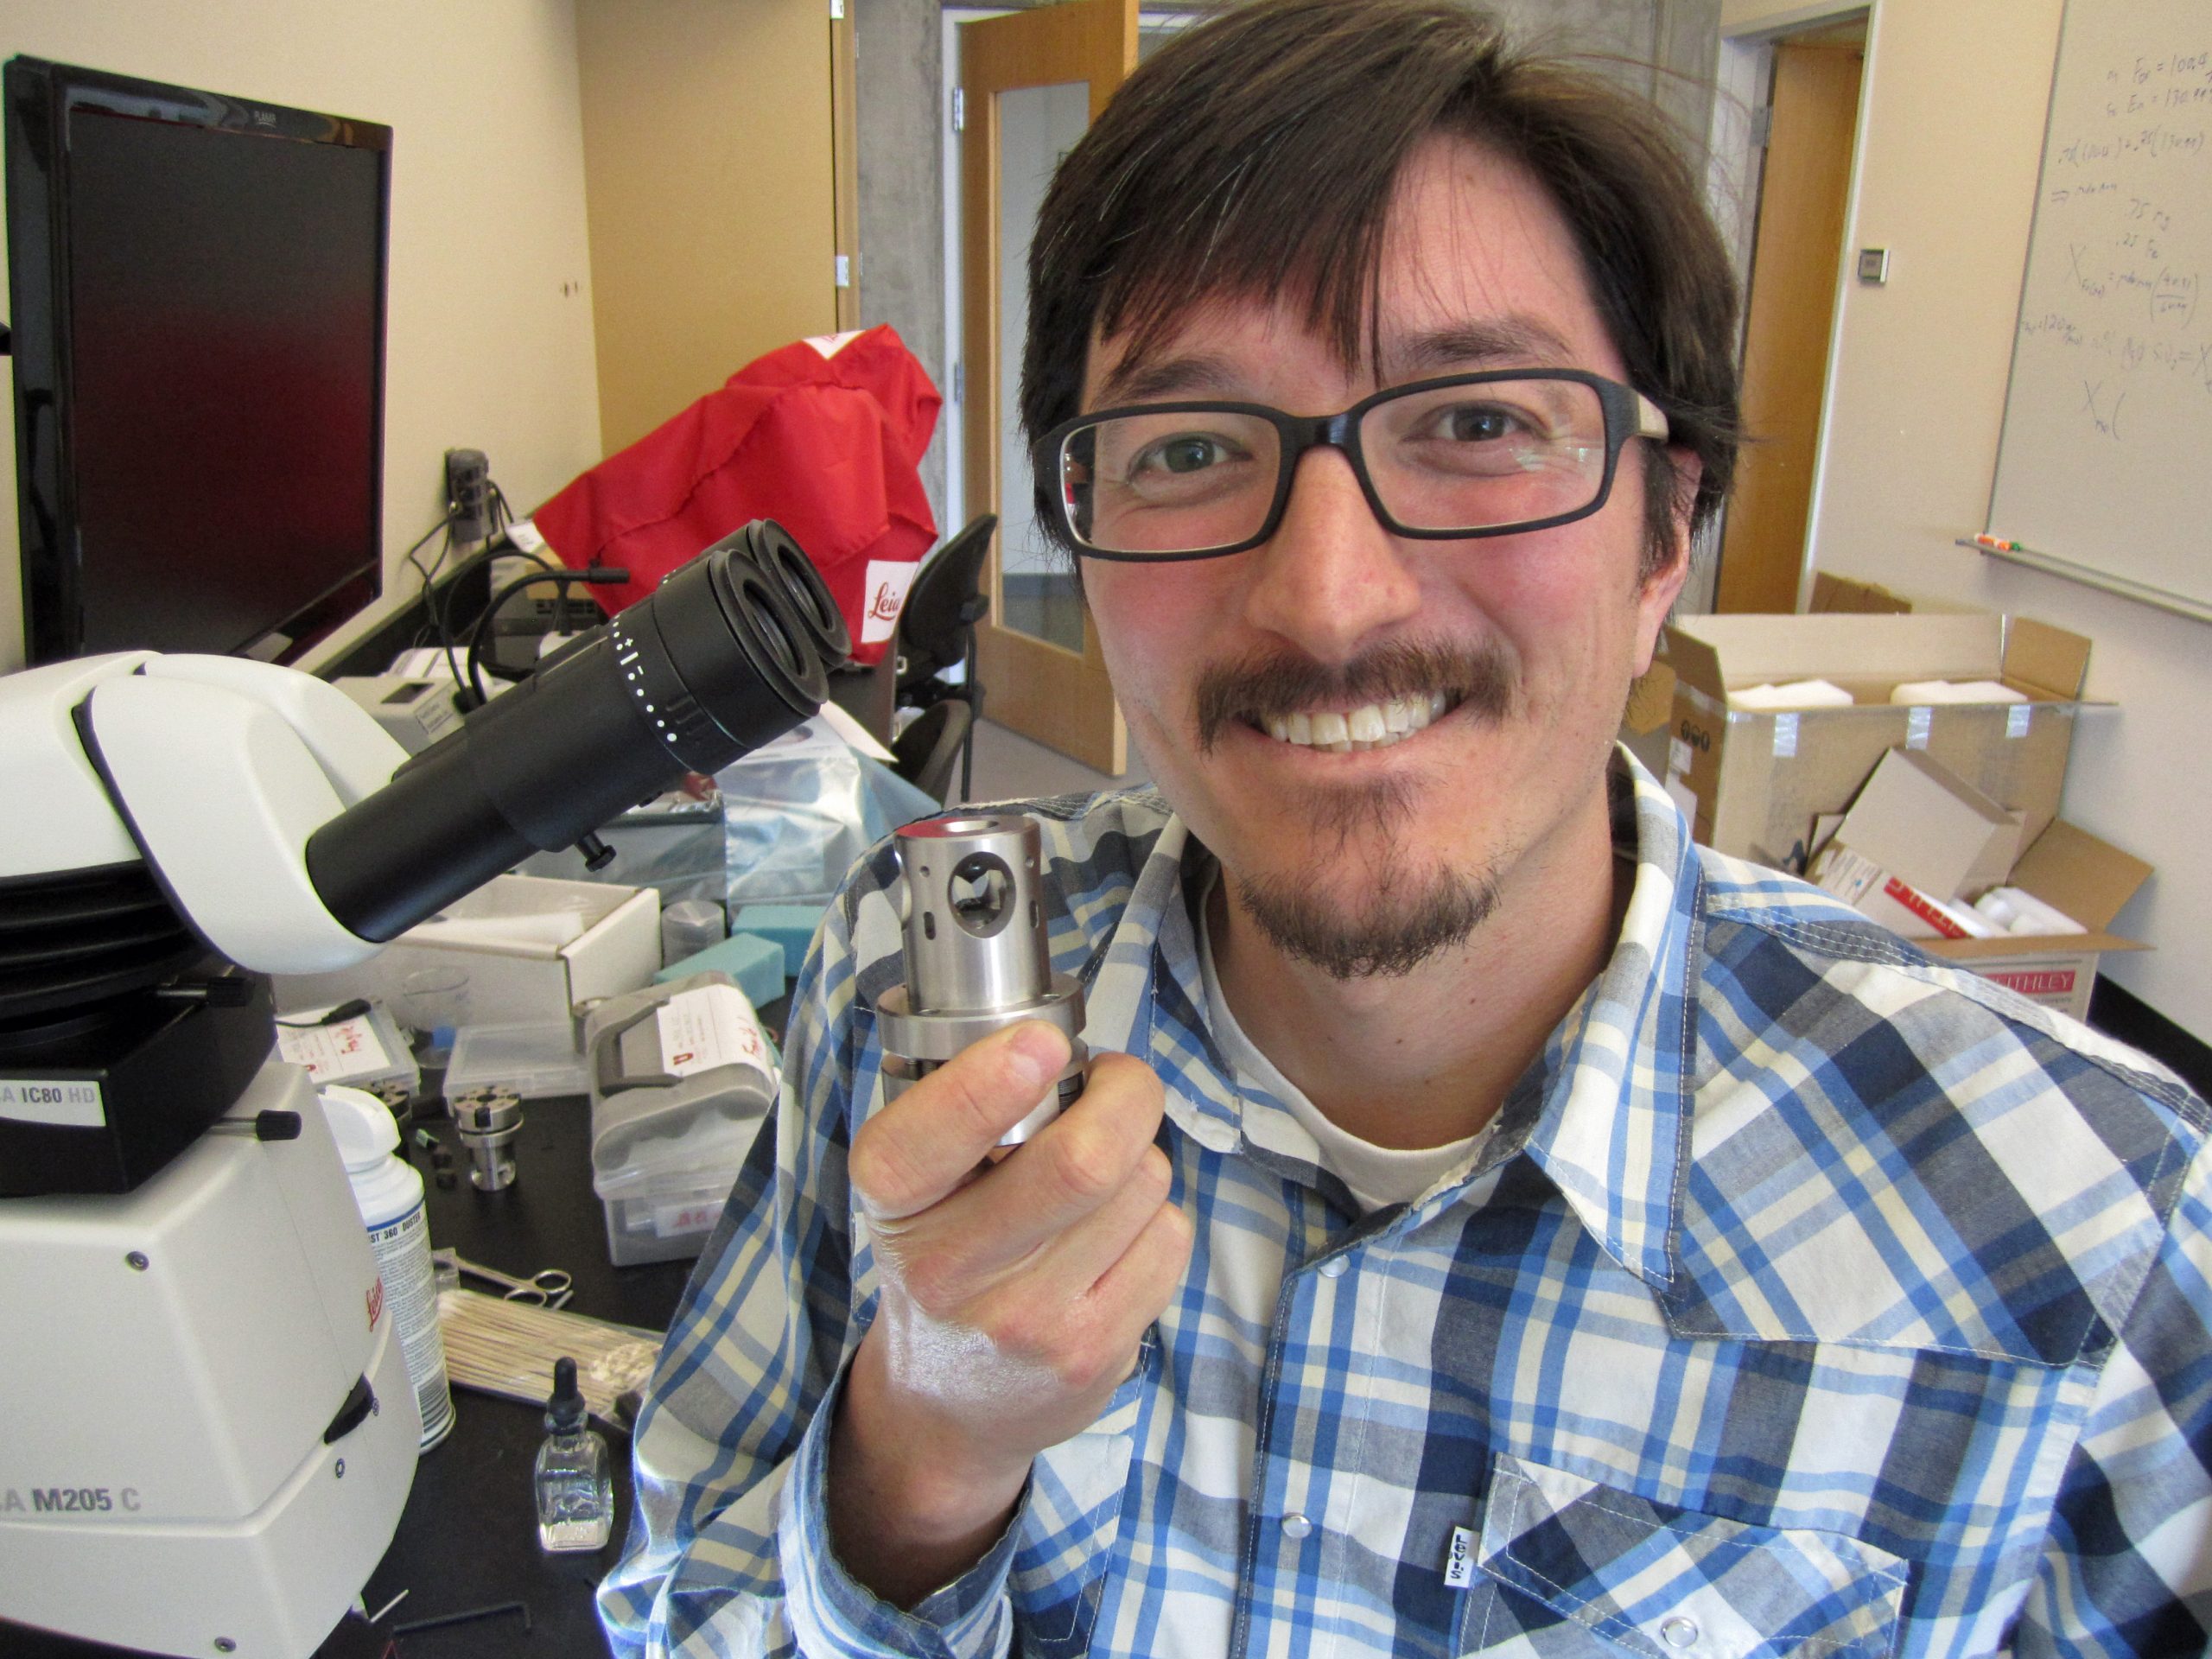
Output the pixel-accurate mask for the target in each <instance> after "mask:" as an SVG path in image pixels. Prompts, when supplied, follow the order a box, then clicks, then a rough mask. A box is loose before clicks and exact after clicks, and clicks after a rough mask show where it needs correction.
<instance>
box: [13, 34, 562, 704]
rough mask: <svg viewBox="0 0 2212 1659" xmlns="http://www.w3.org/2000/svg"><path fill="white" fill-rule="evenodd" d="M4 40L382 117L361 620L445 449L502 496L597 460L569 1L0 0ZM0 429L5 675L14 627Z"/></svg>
mask: <svg viewBox="0 0 2212 1659" xmlns="http://www.w3.org/2000/svg"><path fill="white" fill-rule="evenodd" d="M19 52H27V53H30V54H35V55H37V56H41V57H49V58H55V59H59V60H62V61H65V62H70V63H79V64H85V65H88V66H90V67H94V68H99V69H108V70H112V71H115V72H117V73H123V74H135V75H143V76H145V77H147V78H148V79H155V80H167V81H173V82H178V83H181V84H182V85H185V86H197V87H203V88H206V89H207V90H209V91H212V92H230V93H233V94H236V95H238V96H239V97H245V98H253V99H263V100H265V101H267V102H270V103H273V104H289V105H296V106H298V107H301V108H305V109H309V110H318V111H325V112H327V113H332V114H339V115H350V116H355V117H359V118H362V119H364V120H370V121H378V122H382V123H383V124H385V125H387V126H389V127H391V129H392V130H393V140H392V144H393V156H392V191H391V268H390V278H389V280H390V314H389V315H390V322H389V333H388V340H387V346H386V354H385V493H384V512H385V538H384V539H385V568H386V572H387V575H386V582H385V599H384V601H382V602H381V603H380V605H379V606H378V610H377V613H376V614H378V615H381V614H383V613H385V612H388V611H390V610H391V609H396V608H398V607H400V606H402V605H404V603H405V602H406V601H407V600H408V599H409V598H410V597H411V596H412V593H413V588H412V586H411V584H412V582H414V576H413V574H412V573H411V572H404V573H403V574H402V575H400V576H397V577H395V576H393V575H391V572H392V571H393V570H395V569H398V568H399V567H398V563H397V562H398V556H399V554H400V552H401V551H402V550H404V549H405V548H406V547H407V545H408V544H409V543H411V542H412V541H414V540H415V538H416V537H417V536H419V535H421V534H422V532H423V531H424V530H425V529H427V528H429V526H430V525H431V524H434V523H435V522H436V521H437V518H438V516H439V515H440V514H441V513H442V512H443V511H444V493H443V492H444V459H443V457H444V454H445V451H446V450H447V449H448V448H454V447H467V448H478V449H481V450H483V451H484V452H485V453H486V454H487V455H488V456H489V457H490V458H491V461H492V470H493V476H494V477H495V478H496V479H497V480H499V483H500V485H501V486H502V487H504V488H505V491H506V492H507V494H508V498H509V499H510V500H512V502H513V504H514V505H515V508H516V510H517V511H518V512H529V511H530V510H531V508H532V507H533V506H535V505H537V503H538V502H539V501H541V500H542V499H544V498H545V497H546V496H548V495H550V494H551V493H552V492H553V491H555V490H556V489H557V488H559V487H560V486H562V485H563V484H564V483H566V482H567V481H568V480H569V479H570V478H572V477H574V476H575V474H577V473H578V472H580V471H582V469H583V468H584V467H588V466H589V465H590V464H591V463H592V462H593V461H596V460H597V459H598V458H599V453H600V452H599V406H598V393H597V389H596V385H595V382H594V370H593V363H592V323H591V300H590V295H589V291H588V286H587V282H588V276H589V269H588V258H587V255H586V249H585V236H584V184H583V145H582V123H581V119H580V116H579V109H578V98H577V82H576V52H575V14H574V9H573V5H572V4H571V0H470V3H468V4H466V5H449V4H441V3H437V0H378V3H376V4H373V5H368V4H360V3H340V0H194V3H192V4H184V3H181V0H8V3H7V5H6V6H5V8H4V10H0V56H4V55H12V54H16V53H19ZM11 420H12V415H11V413H9V412H0V428H4V427H5V426H6V424H7V423H10V421H11ZM0 442H4V448H0V455H4V457H5V462H4V465H5V467H6V468H7V469H8V471H7V474H6V475H7V478H8V487H7V488H6V490H5V491H4V492H0V500H3V501H4V502H5V503H6V505H5V510H4V511H0V670H5V669H9V668H13V667H16V666H18V665H20V664H21V663H22V615H21V610H20V595H19V594H18V591H17V582H16V514H15V508H14V499H15V492H14V485H13V471H12V469H13V467H14V454H15V449H14V442H15V440H14V435H13V433H12V431H11V430H8V431H4V432H0ZM370 620H372V619H365V620H363V621H362V622H361V623H360V624H359V625H357V626H353V627H350V628H348V629H347V630H346V632H343V633H341V634H340V636H338V637H337V638H336V639H333V640H331V641H329V642H328V643H327V645H326V646H325V647H324V648H323V649H322V650H321V651H319V652H317V653H315V658H312V659H311V662H310V665H312V662H313V661H315V660H321V659H324V658H327V657H328V656H330V655H331V654H333V653H334V652H336V651H338V650H340V649H342V647H343V645H344V644H345V642H346V640H348V639H352V638H353V637H355V636H357V635H358V634H359V632H363V631H365V627H366V626H368V624H369V621H370Z"/></svg>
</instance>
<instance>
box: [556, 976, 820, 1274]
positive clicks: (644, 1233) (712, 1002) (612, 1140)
mask: <svg viewBox="0 0 2212 1659" xmlns="http://www.w3.org/2000/svg"><path fill="white" fill-rule="evenodd" d="M584 1046H585V1049H586V1051H587V1052H588V1055H589V1060H590V1064H589V1071H590V1084H591V1128H592V1188H593V1190H594V1192H597V1193H598V1194H599V1196H600V1198H601V1202H602V1203H603V1204H604V1205H605V1206H606V1211H607V1259H608V1260H609V1261H611V1262H613V1263H614V1265H615V1266H616V1267H628V1266H630V1265H632V1263H635V1262H674V1261H681V1260H684V1259H686V1258H689V1257H692V1256H696V1255H698V1254H699V1252H700V1251H701V1250H702V1249H703V1248H704V1247H705V1245H706V1242H707V1238H708V1236H709V1234H710V1233H712V1232H713V1231H714V1230H715V1223H716V1222H717V1221H719V1220H720V1219H721V1212H722V1205H723V1204H724V1202H725V1201H726V1200H727V1199H728V1197H729V1190H730V1188H731V1186H733V1185H734V1184H735V1183H736V1180H737V1173H738V1171H739V1169H740V1168H741V1166H743V1164H744V1162H745V1158H746V1154H747V1153H748V1152H750V1151H751V1150H752V1148H753V1136H754V1135H756V1134H757V1133H758V1132H759V1130H760V1124H761V1122H762V1120H763V1119H764V1118H765V1117H766V1116H767V1113H768V1109H769V1107H770V1105H771V1104H772V1103H773V1101H774V1099H775V1095H776V1058H775V1053H774V1051H773V1049H772V1047H771V1046H769V1043H768V1039H767V1038H766V1035H765V1034H764V1033H762V1032H761V1030H760V1021H759V1020H758V1019H757V1017H756V1016H755V1015H754V1014H753V1005H752V1004H751V1003H750V1002H748V1001H747V1000H746V998H745V995H744V994H743V993H742V992H741V991H740V990H739V989H738V988H737V987H736V986H734V985H733V984H732V983H731V982H730V980H729V976H728V975H726V974H721V973H715V972H707V973H699V974H693V975H691V976H689V977H688V978H685V979H681V980H677V981H676V982H673V983H671V984H668V985H659V986H654V987H652V988H650V989H647V990H642V991H632V992H631V993H629V994H628V995H623V996H617V997H611V998H609V999H608V1000H607V1001H605V1002H603V1003H601V1005H600V1006H599V1007H595V1008H594V1009H593V1010H592V1011H591V1013H590V1014H589V1015H588V1017H587V1019H586V1020H585V1024H584Z"/></svg>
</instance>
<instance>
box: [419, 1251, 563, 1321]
mask: <svg viewBox="0 0 2212 1659" xmlns="http://www.w3.org/2000/svg"><path fill="white" fill-rule="evenodd" d="M430 1260H431V1262H433V1263H434V1264H435V1265H438V1266H442V1267H448V1268H452V1269H453V1270H454V1272H455V1273H457V1274H461V1276H462V1277H463V1278H465V1279H481V1280H482V1281H484V1282H485V1283H486V1284H487V1285H498V1286H499V1287H501V1289H502V1291H503V1292H504V1294H505V1297H506V1300H509V1301H511V1302H527V1303H528V1304H529V1305H530V1306H532V1307H560V1306H564V1305H565V1304H566V1303H567V1302H568V1300H569V1293H570V1290H571V1288H572V1287H574V1285H575V1281H574V1280H573V1279H572V1278H570V1277H569V1272H568V1269H567V1268H539V1269H538V1270H537V1272H536V1273H533V1274H531V1275H530V1277H529V1278H527V1279H518V1278H516V1277H515V1276H514V1274H511V1273H501V1272H500V1271H499V1269H498V1268H487V1267H485V1266H484V1265H483V1264H482V1263H480V1262H471V1261H470V1260H468V1258H467V1257H466V1256H464V1255H461V1253H460V1252H458V1251H456V1250H432V1251H431V1252H430Z"/></svg>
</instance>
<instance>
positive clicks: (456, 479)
mask: <svg viewBox="0 0 2212 1659" xmlns="http://www.w3.org/2000/svg"><path fill="white" fill-rule="evenodd" d="M446 507H447V510H448V512H451V513H452V515H453V538H454V541H456V542H461V543H468V542H480V541H482V540H483V539H484V537H486V536H487V535H489V534H490V533H491V528H492V515H491V509H492V463H491V462H490V461H486V459H485V458H484V452H483V451H482V450H481V449H448V450H447V451H446Z"/></svg>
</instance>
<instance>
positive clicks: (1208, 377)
mask: <svg viewBox="0 0 2212 1659" xmlns="http://www.w3.org/2000/svg"><path fill="white" fill-rule="evenodd" d="M1235 383H1236V369H1235V367H1234V365H1231V364H1230V360H1229V359H1227V358H1225V357H1221V356H1218V355H1217V354H1215V353H1211V352H1186V353H1179V354H1177V355H1175V356H1173V357H1151V356H1148V355H1147V354H1146V353H1141V352H1132V353H1130V354H1129V355H1128V356H1127V357H1124V358H1123V359H1122V360H1121V361H1120V362H1119V363H1117V364H1116V365H1114V368H1113V370H1112V372H1110V373H1109V374H1107V375H1106V376H1105V378H1103V379H1101V380H1100V381H1099V383H1098V406H1099V407H1100V408H1101V409H1108V408H1111V407H1112V406H1113V405H1115V404H1149V403H1163V402H1166V401H1168V400H1170V399H1173V398H1177V397H1220V396H1221V395H1222V393H1223V389H1224V388H1225V387H1228V386H1230V385H1234V384H1235Z"/></svg>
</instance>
